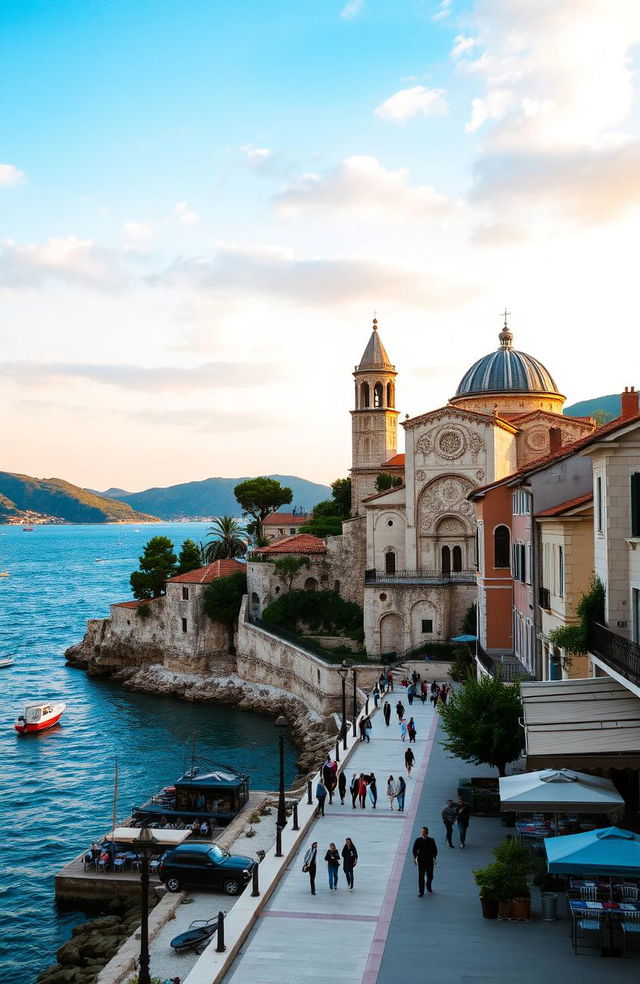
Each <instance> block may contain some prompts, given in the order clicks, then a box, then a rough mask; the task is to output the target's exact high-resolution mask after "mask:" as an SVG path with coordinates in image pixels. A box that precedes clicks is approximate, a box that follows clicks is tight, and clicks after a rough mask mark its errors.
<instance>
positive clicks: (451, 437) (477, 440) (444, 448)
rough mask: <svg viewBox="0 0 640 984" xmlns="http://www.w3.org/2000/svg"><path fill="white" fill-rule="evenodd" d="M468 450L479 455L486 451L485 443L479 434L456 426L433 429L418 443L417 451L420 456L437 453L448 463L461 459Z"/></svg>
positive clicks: (447, 425)
mask: <svg viewBox="0 0 640 984" xmlns="http://www.w3.org/2000/svg"><path fill="white" fill-rule="evenodd" d="M467 450H471V452H472V454H479V453H480V452H481V451H483V450H484V441H483V439H482V438H481V437H480V435H479V434H477V433H475V432H473V431H469V430H467V428H466V427H459V426H457V425H455V424H444V425H443V426H441V427H432V428H431V429H430V430H429V431H427V432H426V433H425V434H423V435H422V437H420V438H419V439H418V441H417V442H416V451H417V452H418V453H419V454H425V455H427V454H431V453H432V452H435V453H436V454H437V455H439V456H440V457H441V458H444V459H445V460H447V461H455V460H456V458H461V457H462V455H463V454H464V453H465V451H467Z"/></svg>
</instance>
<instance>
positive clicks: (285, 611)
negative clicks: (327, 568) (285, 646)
mask: <svg viewBox="0 0 640 984" xmlns="http://www.w3.org/2000/svg"><path fill="white" fill-rule="evenodd" d="M262 621H263V622H264V623H265V624H266V625H275V626H279V627H280V628H282V629H286V630H288V631H290V632H300V631H307V630H308V631H309V632H311V633H312V634H315V633H318V632H328V633H330V634H331V635H342V634H343V633H344V634H351V633H352V632H354V633H362V631H363V630H362V626H363V612H362V609H361V608H360V606H359V605H356V604H355V602H352V601H345V600H344V598H341V597H340V595H338V594H335V592H333V591H290V592H289V593H288V594H285V595H282V596H281V597H280V598H278V599H277V600H276V601H274V602H272V603H271V604H270V605H268V606H267V608H265V610H264V612H263V613H262Z"/></svg>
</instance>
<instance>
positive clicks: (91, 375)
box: [0, 362, 280, 393]
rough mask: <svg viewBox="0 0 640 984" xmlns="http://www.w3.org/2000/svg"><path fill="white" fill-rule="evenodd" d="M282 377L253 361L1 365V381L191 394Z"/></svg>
mask: <svg viewBox="0 0 640 984" xmlns="http://www.w3.org/2000/svg"><path fill="white" fill-rule="evenodd" d="M279 376H280V371H279V369H278V368H277V367H276V366H274V365H271V364H266V363H262V364H260V363H250V362H207V363H203V364H202V365H199V366H193V367H190V368H185V367H175V366H137V365H109V364H102V365H101V364H99V363H95V364H94V363H77V362H0V378H2V379H5V380H7V381H9V382H14V383H20V384H21V385H25V384H26V385H29V384H39V383H42V382H44V381H49V382H69V380H74V379H75V380H83V381H88V382H92V383H102V384H104V385H106V386H116V387H119V388H120V389H126V390H138V391H141V392H145V393H159V392H164V391H179V392H189V391H191V390H198V389H200V390H201V389H210V388H212V387H214V386H215V387H227V388H243V387H249V386H260V385H267V384H269V383H271V382H272V381H273V380H274V379H278V378H279Z"/></svg>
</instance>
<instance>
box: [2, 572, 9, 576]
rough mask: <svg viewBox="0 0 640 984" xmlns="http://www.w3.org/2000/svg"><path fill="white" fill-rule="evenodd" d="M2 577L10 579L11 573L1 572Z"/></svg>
mask: <svg viewBox="0 0 640 984" xmlns="http://www.w3.org/2000/svg"><path fill="white" fill-rule="evenodd" d="M0 577H9V571H0Z"/></svg>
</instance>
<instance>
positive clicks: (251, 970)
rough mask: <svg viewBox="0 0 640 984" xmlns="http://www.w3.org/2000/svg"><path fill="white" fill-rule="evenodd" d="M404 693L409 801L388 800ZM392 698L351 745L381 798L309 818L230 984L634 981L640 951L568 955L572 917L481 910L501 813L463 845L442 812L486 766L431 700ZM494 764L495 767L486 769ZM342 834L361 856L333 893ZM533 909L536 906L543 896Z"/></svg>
mask: <svg viewBox="0 0 640 984" xmlns="http://www.w3.org/2000/svg"><path fill="white" fill-rule="evenodd" d="M398 699H402V702H403V704H404V705H405V708H406V709H407V711H411V712H412V713H413V715H414V718H415V720H416V724H417V728H418V738H417V741H416V743H415V745H413V746H412V748H413V750H414V754H415V756H416V765H415V767H414V771H413V775H412V777H411V778H410V779H408V780H407V799H406V804H405V812H404V813H398V812H397V811H393V812H392V811H390V810H389V808H388V801H387V799H386V796H385V792H386V783H387V778H388V776H389V775H390V774H392V775H394V776H396V777H397V776H398V774H399V773H400V772H402V774H403V775H404V776H405V778H406V770H405V769H404V751H405V748H406V744H403V743H402V741H401V740H400V735H399V729H398V727H397V724H396V715H395V703H396V701H397V700H398ZM390 702H391V703H392V707H393V708H394V713H393V714H392V719H391V726H390V727H389V728H387V727H386V726H385V724H384V719H383V717H382V714H381V713H380V712H378V713H376V714H375V716H374V718H373V722H374V728H373V733H372V740H371V743H370V744H366V743H365V744H362V745H359V746H358V747H357V749H356V750H355V752H354V754H353V755H352V758H351V759H350V761H349V763H348V772H347V775H348V777H350V776H351V775H352V773H353V772H354V771H355V772H357V773H360V772H371V771H374V772H375V774H376V778H377V781H378V808H377V809H376V810H373V809H371V806H370V804H369V803H367V807H366V809H365V810H362V809H360V808H359V807H358V808H356V809H355V810H353V809H352V807H351V801H350V798H349V797H348V798H347V800H346V801H345V805H344V806H340V804H339V800H338V803H337V805H336V802H335V799H334V805H333V806H332V807H329V806H327V808H326V816H325V817H324V818H322V817H320V818H318V820H317V821H316V822H315V823H314V826H313V827H312V828H311V831H310V833H309V836H308V838H307V839H306V841H305V843H304V844H303V846H302V848H301V849H300V851H299V852H298V854H297V855H296V857H295V858H294V860H293V862H292V864H291V865H290V866H289V868H288V870H287V873H286V875H285V876H284V877H283V879H282V881H281V882H280V884H279V886H278V888H277V889H276V891H275V892H274V894H273V896H272V898H271V899H270V900H269V903H268V904H267V906H266V907H265V909H264V910H263V912H262V914H261V916H260V918H259V919H258V921H257V923H256V926H255V927H254V929H253V931H252V932H251V933H250V935H249V937H248V938H247V940H246V941H245V944H244V946H243V947H242V949H241V950H240V953H239V955H238V957H237V959H236V960H235V962H234V964H233V967H232V969H231V970H230V971H229V973H228V974H227V975H226V977H225V979H224V980H225V984H256V982H260V984H282V981H285V980H289V979H294V976H293V968H295V980H296V982H297V984H298V982H299V984H305V982H307V984H310V982H314V984H316V982H318V984H319V982H323V984H324V982H326V981H331V980H334V981H339V982H340V984H400V982H402V984H404V982H406V981H429V984H445V982H446V984H457V982H460V984H489V982H495V981H505V982H507V981H508V982H511V981H514V980H515V981H518V984H534V982H535V984H540V982H543V984H556V982H558V984H560V982H561V981H564V980H565V979H566V978H567V976H570V977H575V976H576V975H579V977H580V984H601V982H602V980H603V979H604V976H605V974H607V975H609V976H611V977H612V978H613V979H615V980H616V982H620V984H626V982H627V981H629V982H630V981H632V980H633V981H634V982H636V981H637V979H638V975H639V974H640V961H639V960H637V959H629V960H627V961H622V960H620V959H613V960H603V959H602V958H600V957H598V956H590V955H586V956H585V955H581V956H578V957H576V956H574V954H573V949H572V947H571V944H570V940H569V935H568V923H567V921H566V920H564V919H563V920H559V921H558V922H557V923H545V922H542V921H541V920H540V918H539V917H538V918H537V919H534V921H533V922H532V923H530V924H522V923H504V922H498V921H491V920H486V919H483V918H482V916H481V912H480V902H479V899H478V892H477V888H476V886H475V883H474V881H473V874H472V872H473V869H474V868H477V867H480V866H481V865H483V864H486V863H487V862H488V861H489V860H491V855H490V849H491V847H492V846H493V845H495V844H496V843H497V842H498V841H499V840H500V839H501V837H502V836H503V834H504V833H505V830H504V828H503V827H501V825H500V821H499V820H497V819H493V818H486V819H485V818H472V823H471V827H470V829H469V838H468V847H467V848H465V850H464V851H462V850H459V849H458V848H455V849H454V850H450V849H449V848H448V847H447V845H446V842H445V839H444V828H443V825H442V821H441V819H440V811H441V809H442V806H443V804H444V802H445V801H446V799H447V798H448V797H455V796H456V792H457V781H458V778H459V777H460V776H463V775H468V774H469V773H470V772H472V773H473V774H474V775H477V774H479V773H481V771H482V770H478V769H476V768H470V767H469V766H468V765H466V764H464V763H462V762H459V761H457V760H453V759H451V758H449V757H447V755H446V754H445V752H444V751H443V750H442V748H441V746H440V745H439V743H438V741H437V730H438V723H439V721H438V715H437V714H436V712H434V711H433V710H432V708H431V706H430V704H429V703H426V704H425V705H424V706H423V705H422V704H421V703H420V702H419V701H417V702H416V701H414V704H413V707H412V708H409V707H408V702H407V699H406V696H405V693H404V690H400V688H398V687H397V686H396V692H395V694H392V695H390ZM486 774H490V773H488V772H487V773H486ZM423 823H426V824H427V825H428V826H429V827H430V829H431V833H432V834H433V835H434V836H435V838H436V841H437V843H438V849H439V852H440V853H439V857H438V862H439V863H438V865H437V867H436V874H435V878H434V894H433V895H431V896H430V895H428V894H427V895H425V897H424V898H418V895H417V876H416V868H415V866H414V864H413V859H412V857H411V846H412V844H413V840H414V838H415V837H416V836H417V834H418V833H419V831H420V827H421V826H422V824H423ZM345 837H351V838H352V840H353V842H354V843H355V845H356V847H357V850H358V853H359V862H358V866H357V868H356V872H355V878H356V882H355V889H354V891H353V892H350V891H349V890H348V888H347V886H346V883H345V880H344V874H343V872H342V871H341V872H340V880H339V883H338V885H339V887H338V891H337V892H330V891H329V888H328V882H327V877H326V864H325V862H324V860H322V859H323V858H324V853H325V851H326V850H327V847H328V845H329V842H330V841H334V842H335V843H336V845H337V846H338V848H339V849H341V848H342V845H343V844H344V840H345ZM313 840H317V841H318V843H319V851H318V856H319V866H318V876H317V893H318V894H317V895H316V896H312V895H311V894H310V891H309V878H308V875H306V874H304V873H303V872H302V870H301V868H302V859H303V857H304V853H305V851H306V849H307V847H308V846H309V845H310V843H311V841H313ZM538 911H539V907H538Z"/></svg>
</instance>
